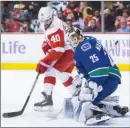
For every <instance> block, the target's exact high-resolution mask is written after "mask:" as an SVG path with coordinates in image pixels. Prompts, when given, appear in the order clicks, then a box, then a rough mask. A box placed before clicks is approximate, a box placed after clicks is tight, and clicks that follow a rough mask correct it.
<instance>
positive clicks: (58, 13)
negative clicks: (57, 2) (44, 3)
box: [57, 11, 65, 21]
mask: <svg viewBox="0 0 130 128" xmlns="http://www.w3.org/2000/svg"><path fill="white" fill-rule="evenodd" d="M57 16H58V18H59V19H61V20H63V21H65V17H64V16H63V13H62V12H61V11H58V12H57Z"/></svg>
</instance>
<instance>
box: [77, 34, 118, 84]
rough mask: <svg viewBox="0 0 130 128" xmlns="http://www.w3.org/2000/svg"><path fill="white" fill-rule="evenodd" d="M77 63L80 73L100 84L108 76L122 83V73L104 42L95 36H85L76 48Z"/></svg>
mask: <svg viewBox="0 0 130 128" xmlns="http://www.w3.org/2000/svg"><path fill="white" fill-rule="evenodd" d="M74 59H75V65H76V67H77V70H78V72H79V73H82V74H84V76H85V78H86V79H90V80H92V81H95V82H96V83H97V84H98V85H103V83H104V82H105V81H106V80H107V79H108V78H113V79H117V80H118V81H119V83H121V74H120V71H119V69H118V68H117V66H116V65H115V64H114V62H113V60H112V58H111V57H110V55H109V54H108V53H107V52H106V50H105V49H104V48H103V46H102V44H101V43H100V42H99V41H98V40H97V39H96V38H94V37H90V36H89V37H85V39H84V40H83V41H82V42H80V43H79V45H78V46H77V48H76V49H75V55H74Z"/></svg>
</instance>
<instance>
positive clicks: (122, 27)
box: [117, 18, 130, 32]
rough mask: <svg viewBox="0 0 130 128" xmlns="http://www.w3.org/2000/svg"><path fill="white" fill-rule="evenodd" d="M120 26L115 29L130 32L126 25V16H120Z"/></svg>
mask: <svg viewBox="0 0 130 128" xmlns="http://www.w3.org/2000/svg"><path fill="white" fill-rule="evenodd" d="M120 23H121V27H120V28H119V29H117V32H130V27H128V26H127V20H126V18H121V21H120Z"/></svg>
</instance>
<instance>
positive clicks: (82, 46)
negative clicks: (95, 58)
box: [81, 42, 92, 52]
mask: <svg viewBox="0 0 130 128" xmlns="http://www.w3.org/2000/svg"><path fill="white" fill-rule="evenodd" d="M91 48H92V46H91V44H90V43H89V42H86V43H84V44H82V45H81V50H82V51H83V52H86V51H88V50H89V49H91Z"/></svg>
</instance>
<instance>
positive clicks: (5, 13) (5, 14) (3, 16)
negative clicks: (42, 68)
mask: <svg viewBox="0 0 130 128" xmlns="http://www.w3.org/2000/svg"><path fill="white" fill-rule="evenodd" d="M9 16H10V13H9V10H8V8H7V7H6V5H5V3H4V2H3V1H2V2H1V21H4V20H5V19H6V18H8V17H9Z"/></svg>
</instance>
